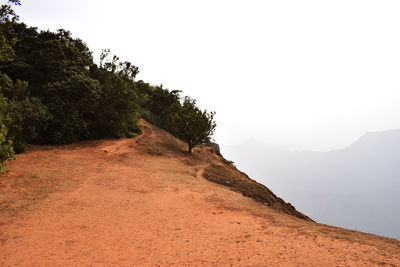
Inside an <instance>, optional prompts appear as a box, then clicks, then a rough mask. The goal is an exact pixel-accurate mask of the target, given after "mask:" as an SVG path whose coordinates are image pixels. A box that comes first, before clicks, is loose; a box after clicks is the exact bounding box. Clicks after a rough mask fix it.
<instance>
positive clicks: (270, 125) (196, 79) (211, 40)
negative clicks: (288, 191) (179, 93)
mask: <svg viewBox="0 0 400 267" xmlns="http://www.w3.org/2000/svg"><path fill="white" fill-rule="evenodd" d="M1 2H5V1H1ZM16 11H17V13H18V14H20V17H21V21H23V22H25V23H27V24H28V25H30V26H38V27H39V28H40V29H50V30H56V29H59V28H65V29H68V30H70V31H72V33H73V36H74V37H78V38H81V39H83V40H84V41H85V42H87V44H88V46H89V48H90V49H91V50H92V51H93V52H94V55H95V58H96V60H97V58H98V55H99V52H100V51H101V49H102V48H111V50H112V52H114V53H116V54H117V55H119V56H120V58H121V59H122V60H128V61H131V62H132V63H134V64H135V65H137V66H138V67H139V69H140V71H141V73H140V75H139V77H138V78H139V79H143V80H145V81H148V82H150V83H152V84H160V83H162V84H163V85H164V86H165V87H166V88H169V89H179V90H183V93H184V94H185V95H189V96H191V97H193V98H196V99H197V100H198V104H199V105H200V107H202V108H205V109H208V110H214V111H216V112H217V115H216V121H217V124H218V126H217V131H216V133H215V139H216V141H217V142H219V143H220V144H237V143H241V142H244V141H247V140H248V139H250V138H255V139H258V140H260V141H263V142H265V143H271V144H298V145H301V146H303V147H305V148H308V149H313V150H322V151H323V150H329V149H336V148H341V147H344V146H346V145H348V144H350V143H352V142H353V141H355V140H356V139H357V138H358V137H360V136H361V135H363V134H364V133H365V132H367V131H380V130H387V129H393V128H400V34H399V32H400V16H399V14H400V1H397V0H396V1H390V0H386V1H381V0H380V1H379V0H376V1H369V0H360V1H352V0H345V1H341V0H335V1H323V0H315V1H298V0H294V1H285V0H279V1H265V0H264V1H253V0H246V1H234V0H230V1H222V0H213V1H208V0H202V1H188V0H185V1H184V0H182V1H175V0H169V1H165V0H142V1H135V0H133V1H132V0H131V1H128V0H120V1H105V0H102V1H94V0H90V1H83V0H79V1H77V0H69V1H64V0H63V1H61V0H56V1H55V0H35V1H32V0H30V1H28V0H22V6H21V7H18V8H16Z"/></svg>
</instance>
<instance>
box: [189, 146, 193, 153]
mask: <svg viewBox="0 0 400 267" xmlns="http://www.w3.org/2000/svg"><path fill="white" fill-rule="evenodd" d="M192 148H193V146H192V145H190V144H189V153H192Z"/></svg>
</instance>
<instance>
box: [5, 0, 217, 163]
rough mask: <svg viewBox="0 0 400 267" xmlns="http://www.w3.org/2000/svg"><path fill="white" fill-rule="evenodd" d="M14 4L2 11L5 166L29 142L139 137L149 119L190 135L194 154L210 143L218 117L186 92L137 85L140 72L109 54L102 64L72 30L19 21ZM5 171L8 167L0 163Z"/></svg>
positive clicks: (183, 135)
mask: <svg viewBox="0 0 400 267" xmlns="http://www.w3.org/2000/svg"><path fill="white" fill-rule="evenodd" d="M12 4H20V2H19V1H18V0H12V1H9V2H8V4H4V5H2V6H1V9H0V16H1V17H0V22H1V23H0V45H1V46H0V112H1V113H0V123H1V132H0V161H1V164H3V162H4V160H6V159H12V158H13V157H14V151H15V152H22V151H24V150H26V148H27V146H28V144H29V143H34V144H67V143H71V142H75V141H79V140H85V139H98V138H121V137H133V136H136V135H137V134H139V133H140V127H139V124H138V120H139V118H140V117H143V118H145V119H147V120H149V121H150V122H152V123H154V124H156V125H158V126H159V127H161V128H163V129H165V130H167V131H169V132H171V133H172V134H174V135H176V136H178V137H181V138H183V140H184V141H185V142H187V143H188V146H189V151H191V150H192V148H193V146H195V145H198V144H200V143H202V142H206V141H208V140H209V138H210V136H211V134H212V132H213V130H214V128H215V123H214V121H213V116H214V113H207V112H203V111H201V110H200V109H199V108H198V107H197V106H196V102H195V101H193V100H189V98H185V100H184V101H183V103H181V98H180V91H176V90H175V91H169V90H167V89H164V88H163V87H162V86H152V85H150V84H149V83H145V82H143V81H135V78H136V75H137V74H138V73H139V69H138V68H137V67H136V66H134V65H133V64H131V63H130V62H127V61H125V62H121V61H120V60H119V58H118V57H117V56H111V55H110V50H103V51H102V54H101V57H100V64H99V65H97V64H95V63H94V61H93V57H92V53H91V51H90V50H89V48H88V47H87V45H86V44H85V43H84V42H83V41H82V40H80V39H78V38H73V37H72V35H71V33H70V32H69V31H66V30H58V31H57V32H51V31H40V30H38V29H37V28H35V27H28V26H27V25H25V24H24V23H18V21H17V20H18V16H17V15H16V14H15V12H14V11H13V10H12V8H11V7H12ZM1 166H2V167H3V165H1Z"/></svg>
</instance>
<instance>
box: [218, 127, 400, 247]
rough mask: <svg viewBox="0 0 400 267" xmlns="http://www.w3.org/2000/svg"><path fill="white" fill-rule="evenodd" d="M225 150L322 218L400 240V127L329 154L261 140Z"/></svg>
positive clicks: (260, 178) (369, 135) (257, 176)
mask: <svg viewBox="0 0 400 267" xmlns="http://www.w3.org/2000/svg"><path fill="white" fill-rule="evenodd" d="M222 152H223V154H224V155H227V156H228V157H229V158H230V159H233V160H234V161H235V162H237V164H238V166H239V167H240V168H241V169H243V170H245V171H246V172H247V173H248V174H249V175H251V177H253V178H254V179H257V181H260V182H261V183H263V184H267V185H268V186H269V187H270V188H271V189H272V190H273V191H274V192H275V193H277V194H278V195H280V196H281V197H283V198H284V199H285V200H288V201H290V202H292V203H295V204H296V207H297V208H298V210H300V211H302V212H305V213H306V214H307V215H310V217H312V218H313V219H315V220H316V221H318V222H323V223H326V224H333V225H336V226H340V227H345V228H350V229H356V230H359V231H365V232H370V233H375V234H379V235H385V236H389V237H394V238H397V239H399V240H400V228H399V221H400V209H399V208H398V203H399V202H400V179H399V177H400V164H399V158H400V130H390V131H384V132H374V133H367V134H365V135H364V136H363V137H361V138H360V139H359V140H357V141H356V142H355V143H353V144H352V145H350V146H349V147H347V148H345V149H341V150H336V151H331V152H326V153H321V152H307V151H286V150H283V149H279V148H276V147H273V146H271V145H266V144H262V143H257V142H252V143H247V144H243V145H239V146H232V147H223V149H222Z"/></svg>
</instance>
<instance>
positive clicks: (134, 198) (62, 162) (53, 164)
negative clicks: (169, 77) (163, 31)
mask: <svg viewBox="0 0 400 267" xmlns="http://www.w3.org/2000/svg"><path fill="white" fill-rule="evenodd" d="M143 129H144V133H143V134H142V135H141V136H139V137H138V138H134V139H122V140H101V141H88V142H80V143H76V144H72V145H67V146H57V147H44V146H40V147H39V146H33V147H32V148H31V149H30V151H29V152H27V153H24V154H21V155H18V159H17V160H16V161H13V162H11V163H10V164H9V168H10V169H11V170H12V171H11V172H10V173H8V174H6V175H2V176H0V266H400V241H397V240H394V239H389V238H383V237H379V236H375V235H370V234H365V233H360V232H356V231H350V230H345V229H341V228H336V227H331V226H325V225H321V224H317V223H314V222H311V221H307V220H305V219H301V218H299V217H295V216H291V215H288V214H286V213H285V210H284V209H286V208H285V207H284V206H282V205H283V204H279V203H278V204H276V205H277V206H274V205H275V204H271V206H273V207H274V208H276V209H273V208H271V207H269V206H266V205H264V204H263V203H262V202H260V201H255V200H254V199H252V198H250V197H248V194H247V196H244V194H243V192H241V191H240V190H238V189H237V188H234V187H232V186H225V185H223V184H216V183H213V182H211V181H209V180H207V179H205V178H204V172H205V170H207V171H208V176H213V172H212V171H213V170H214V171H215V172H220V173H222V172H221V168H222V167H218V166H223V167H224V168H225V170H223V172H225V171H226V170H227V171H228V172H229V171H231V170H229V168H228V169H227V167H226V166H227V165H226V164H225V163H224V162H223V161H221V158H220V157H219V156H218V155H216V154H215V153H213V152H212V150H211V149H210V148H208V147H201V148H197V149H195V151H194V153H193V155H189V154H188V153H186V152H185V151H184V150H185V148H186V147H185V145H184V143H182V142H181V141H179V140H177V139H175V138H173V137H172V136H170V135H169V134H167V133H165V132H164V131H162V130H159V129H157V128H156V127H153V126H152V125H150V124H148V123H146V122H143ZM224 164H225V165H224ZM210 166H211V167H212V168H210ZM232 168H233V167H232ZM210 170H211V172H210ZM232 172H234V170H232ZM206 176H207V175H206ZM238 177H239V176H238ZM211 178H212V177H211ZM224 179H225V178H224ZM238 179H239V178H237V179H236V180H231V181H230V182H229V183H235V184H237V185H241V184H242V183H241V180H240V179H239V180H238ZM263 190H264V189H263ZM265 190H266V189H265ZM245 195H246V194H245ZM257 197H258V195H257ZM266 201H270V200H269V199H267V200H266ZM271 201H272V200H271ZM294 204H295V203H294ZM279 207H282V209H281V210H280V208H279Z"/></svg>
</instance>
